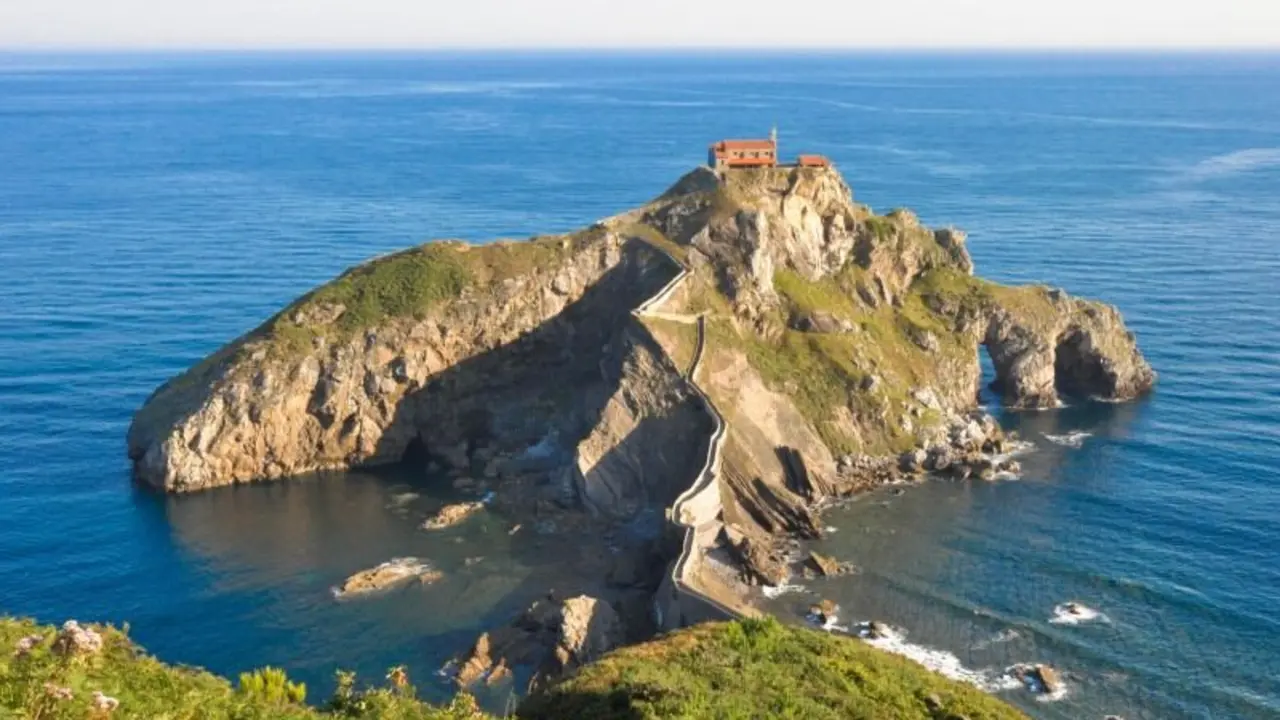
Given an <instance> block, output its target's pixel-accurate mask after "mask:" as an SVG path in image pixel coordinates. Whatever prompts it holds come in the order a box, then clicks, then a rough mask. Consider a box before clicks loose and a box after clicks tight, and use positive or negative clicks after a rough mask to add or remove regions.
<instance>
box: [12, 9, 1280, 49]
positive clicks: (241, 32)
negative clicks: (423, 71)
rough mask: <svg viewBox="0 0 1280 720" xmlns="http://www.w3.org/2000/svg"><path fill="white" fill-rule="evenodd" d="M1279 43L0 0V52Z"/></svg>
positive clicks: (857, 25) (1040, 14) (624, 17)
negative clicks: (24, 49)
mask: <svg viewBox="0 0 1280 720" xmlns="http://www.w3.org/2000/svg"><path fill="white" fill-rule="evenodd" d="M475 46H482V47H659V46H661V47H668V46H683V47H689V46H693V47H712V46H717V47H718V46H746V47H773V46H781V47H852V48H856V47H886V46H887V47H902V46H909V47H959V46H962V47H1115V46H1120V47H1260V46H1262V47H1271V48H1276V47H1280V0H876V1H870V0H774V1H772V2H766V1H764V0H444V1H441V0H0V47H7V48H22V47H160V48H186V47H192V48H194V47H201V48H207V47H224V48H233V47H234V48H240V47H281V48H283V47H371V48H381V47H400V48H432V47H475Z"/></svg>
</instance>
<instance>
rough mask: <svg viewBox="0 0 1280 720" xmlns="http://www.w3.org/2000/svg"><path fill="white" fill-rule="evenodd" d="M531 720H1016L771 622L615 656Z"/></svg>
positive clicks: (883, 660) (713, 630)
mask: <svg viewBox="0 0 1280 720" xmlns="http://www.w3.org/2000/svg"><path fill="white" fill-rule="evenodd" d="M520 716H521V717H522V718H527V719H528V720H561V719H563V718H592V720H623V719H625V720H648V719H650V718H655V719H656V718H690V719H692V718H720V719H723V720H730V719H736V718H742V719H743V720H746V719H748V718H751V719H755V718H795V719H796V720H827V719H830V720H836V719H841V720H847V719H857V718H865V719H867V720H912V719H915V718H919V719H920V720H943V719H944V718H946V719H951V720H955V719H958V718H962V717H963V718H969V719H970V720H1003V719H1008V720H1013V719H1015V718H1025V716H1024V715H1022V713H1020V712H1018V711H1017V710H1015V709H1013V708H1012V707H1010V706H1008V705H1005V704H1004V703H1002V702H1000V701H999V700H997V699H995V698H992V697H990V696H988V695H985V694H983V693H982V692H981V691H979V690H977V689H976V688H972V687H969V686H967V685H963V684H960V683H957V682H954V681H951V680H948V679H946V678H944V677H942V676H940V675H936V674H934V673H932V672H930V671H928V670H926V669H925V668H923V667H921V666H919V665H917V664H915V663H913V662H911V661H910V660H906V659H904V658H899V657H896V656H893V655H889V654H888V653H884V652H882V651H880V650H877V649H875V648H873V647H870V646H869V645H866V644H864V643H862V642H860V641H857V640H853V639H850V638H844V637H837V636H832V635H828V634H825V633H820V632H817V631H813V630H807V629H802V628H792V627H787V626H784V625H782V624H780V623H778V622H777V621H776V620H773V619H771V618H769V619H763V620H742V621H738V622H733V623H721V624H712V625H702V626H699V627H695V628H692V629H689V630H684V631H681V632H678V633H674V634H672V635H668V636H666V637H663V638H659V639H658V640H656V641H653V642H650V643H647V644H644V645H638V646H634V647H630V648H626V649H624V650H621V651H618V652H615V653H613V654H611V655H608V656H606V657H605V658H604V659H602V660H600V661H598V662H596V663H594V664H592V665H589V666H587V667H586V668H584V669H583V670H581V671H580V672H579V673H578V674H577V675H576V676H575V677H573V678H571V679H569V680H568V681H566V682H564V683H562V684H560V685H558V686H556V687H554V688H552V689H551V690H550V691H549V692H547V693H545V694H544V695H541V696H536V697H534V698H531V699H529V700H528V701H526V702H525V704H524V705H523V706H522V707H521V711H520Z"/></svg>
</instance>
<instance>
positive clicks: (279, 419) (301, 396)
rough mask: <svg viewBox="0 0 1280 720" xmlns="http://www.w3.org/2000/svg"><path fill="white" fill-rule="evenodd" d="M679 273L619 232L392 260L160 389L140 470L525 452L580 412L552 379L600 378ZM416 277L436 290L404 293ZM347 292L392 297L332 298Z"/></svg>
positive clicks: (212, 481) (203, 481) (142, 418)
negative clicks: (491, 445) (604, 350)
mask: <svg viewBox="0 0 1280 720" xmlns="http://www.w3.org/2000/svg"><path fill="white" fill-rule="evenodd" d="M446 271H447V272H449V273H452V275H446V276H445V277H444V278H443V279H441V276H442V275H444V274H445V273H446ZM674 272H675V269H674V268H673V267H672V266H671V263H670V261H668V260H667V259H666V258H664V257H662V256H661V255H660V254H658V253H657V252H655V251H654V250H652V249H651V248H650V247H649V246H648V245H646V244H644V243H642V242H639V241H637V240H635V239H634V238H629V237H624V236H622V235H619V234H616V233H612V232H608V231H605V230H603V229H593V230H588V231H584V232H582V233H579V234H577V235H573V236H567V237H565V238H548V239H537V240H533V241H529V242H528V243H505V244H504V243H498V244H494V245H488V246H480V247H471V246H466V245H462V244H458V243H452V244H449V243H445V244H429V245H427V246H423V248H420V249H415V250H410V251H407V252H405V253H401V254H398V255H393V256H390V257H386V258H380V259H378V260H375V261H372V262H370V263H368V264H366V265H363V266H360V267H358V268H355V269H353V270H351V271H349V272H348V273H347V274H345V275H344V276H342V277H341V278H339V279H338V280H336V281H334V282H333V283H331V284H330V285H327V286H324V287H322V288H320V289H318V290H317V291H316V292H314V293H312V294H310V295H308V296H305V297H304V298H302V299H301V300H299V301H298V302H297V303H295V304H294V306H292V307H291V308H289V309H286V310H285V311H284V312H283V313H281V315H279V316H277V317H276V318H273V319H272V320H270V321H268V323H266V324H265V325H263V326H262V327H261V328H259V329H258V330H256V331H254V332H253V333H250V334H249V335H247V336H245V337H244V338H241V339H240V340H237V341H236V342H234V343H232V344H231V345H229V346H228V347H226V348H224V349H223V350H221V351H219V352H218V353H216V354H215V355H213V356H211V357H210V358H209V359H207V360H205V361H204V362H203V363H201V364H199V365H197V366H196V367H194V368H192V369H191V370H189V371H188V372H187V373H185V374H184V375H182V376H180V377H178V378H175V379H173V380H171V381H170V382H168V383H166V384H165V385H164V386H162V387H161V388H160V389H159V390H157V391H156V393H155V394H153V395H152V397H151V398H149V399H148V401H147V403H146V404H145V405H144V406H143V408H142V409H141V410H140V411H139V412H138V414H137V415H136V416H135V418H134V421H133V424H132V426H131V427H130V430H129V455H130V457H131V458H132V459H133V461H134V470H135V474H136V475H137V477H138V478H139V479H140V480H142V481H144V482H146V483H148V484H150V485H152V486H154V487H157V488H160V489H163V490H167V491H172V492H185V491H191V490H199V489H202V488H208V487H214V486H217V485H226V484H231V483H237V482H248V481H253V480H260V479H270V478H278V477H282V476H287V475H295V474H300V473H305V472H311V471H316V470H325V469H341V468H348V467H352V466H356V465H376V464H381V463H387V462H394V461H397V460H400V459H401V458H402V457H403V456H404V455H405V453H406V451H407V450H409V449H410V448H411V447H415V446H416V447H419V448H422V449H424V450H425V451H426V452H429V453H437V454H439V455H440V456H441V457H444V458H447V460H448V462H450V463H458V462H462V463H466V462H468V461H469V459H468V457H467V451H468V448H469V447H470V444H473V443H474V442H475V438H476V437H489V438H493V437H497V438H498V439H499V440H503V441H507V442H508V443H510V445H511V449H513V450H523V449H524V448H525V447H527V446H528V445H531V444H533V443H535V442H536V441H537V440H538V439H539V438H540V437H541V435H542V434H545V432H546V429H547V428H548V427H554V426H555V425H556V422H557V417H555V416H557V415H562V411H563V408H559V409H556V408H552V407H551V406H550V404H549V403H548V402H547V397H546V392H547V390H546V388H544V387H540V386H539V384H541V383H542V381H543V380H545V378H546V377H548V376H549V375H558V376H559V377H560V378H562V379H563V380H564V381H566V382H567V383H574V382H579V381H581V382H582V383H584V384H585V383H587V382H589V381H591V377H592V376H595V380H594V381H595V382H598V381H599V377H598V374H599V369H598V362H597V358H596V357H594V352H598V349H599V348H600V347H601V346H602V345H605V344H607V343H608V339H609V337H610V336H611V335H613V334H615V333H616V332H618V330H619V329H620V328H622V327H623V326H625V325H626V322H627V319H628V317H629V315H628V313H629V312H630V310H631V309H632V308H634V307H635V306H636V305H637V304H639V302H641V301H642V300H643V299H644V298H646V297H648V296H649V295H650V294H652V293H653V292H655V291H656V290H657V289H658V288H660V287H661V286H662V285H663V284H664V283H665V282H666V281H667V280H669V279H670V277H671V276H672V275H673V274H674ZM406 276H407V277H406ZM406 283H412V284H411V285H410V287H412V288H414V292H418V293H419V295H417V296H415V295H412V294H411V295H410V296H409V297H408V298H404V297H401V296H399V295H396V294H395V293H398V292H400V291H401V290H403V287H404V286H405V284H406ZM348 295H355V296H356V299H355V300H350V302H356V301H361V299H362V298H363V299H364V300H362V301H363V302H366V303H371V302H375V301H369V300H367V298H368V297H369V296H374V297H376V298H377V300H376V303H377V304H376V305H375V307H374V308H373V309H372V310H371V309H369V308H368V307H361V308H358V309H357V310H353V309H350V308H346V307H344V306H342V305H343V303H338V302H336V301H332V302H331V301H327V300H326V299H325V298H327V297H338V298H346V297H347V296H348ZM414 304H416V305H417V306H418V307H416V308H415V307H414ZM593 349H594V350H593ZM580 350H581V353H580V352H579V351H580ZM535 378H536V379H537V381H538V384H535V383H534V382H532V381H533V380H534V379H535ZM485 393H488V394H489V395H491V396H492V397H488V398H486V397H485V396H484V395H485ZM497 396H501V398H502V400H503V401H504V402H497V401H496V397H497ZM459 445H461V456H460V457H457V455H458V452H457V451H455V450H454V448H457V447H458V446H459Z"/></svg>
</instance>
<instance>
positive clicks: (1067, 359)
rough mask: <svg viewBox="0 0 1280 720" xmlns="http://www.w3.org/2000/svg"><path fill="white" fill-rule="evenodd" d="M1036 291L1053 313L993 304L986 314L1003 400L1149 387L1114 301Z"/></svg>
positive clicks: (1107, 394) (1056, 400)
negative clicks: (1033, 313)
mask: <svg viewBox="0 0 1280 720" xmlns="http://www.w3.org/2000/svg"><path fill="white" fill-rule="evenodd" d="M1035 292H1039V291H1038V290H1037V291H1035ZM1043 292H1044V295H1043V298H1044V299H1045V300H1047V301H1048V303H1049V305H1050V307H1052V308H1053V312H1052V313H1042V314H1039V315H1038V316H1037V315H1033V316H1029V315H1028V313H1025V312H1020V311H1019V308H1018V307H1017V306H1013V307H1005V306H1000V305H997V306H996V307H995V308H994V309H993V311H992V312H991V314H990V318H989V321H988V325H987V330H986V333H985V337H984V338H983V344H984V345H986V347H987V351H988V352H989V353H990V355H991V360H992V363H993V364H994V365H995V369H996V381H995V382H996V388H997V389H998V390H999V391H1000V393H1001V394H1002V395H1003V397H1004V399H1005V403H1006V404H1007V405H1010V406H1013V407H1023V408H1044V407H1055V406H1057V405H1058V404H1060V397H1061V395H1063V394H1066V395H1074V396H1078V397H1094V398H1099V399H1103V400H1111V401H1116V400H1130V399H1133V398H1135V397H1138V396H1140V395H1142V394H1144V393H1146V392H1148V391H1149V390H1151V388H1152V386H1153V385H1154V384H1155V373H1154V372H1153V371H1152V370H1151V366H1150V365H1148V364H1147V362H1146V360H1145V359H1144V358H1143V357H1142V354H1141V353H1140V352H1139V351H1138V347H1137V343H1136V342H1135V340H1134V336H1133V334H1132V333H1130V332H1129V331H1127V330H1126V329H1125V327H1124V321H1123V319H1121V317H1120V313H1119V312H1117V311H1116V309H1115V308H1113V307H1111V306H1109V305H1103V304H1102V303H1097V302H1090V301H1086V300H1078V299H1075V298H1071V297H1068V296H1067V295H1066V293H1063V292H1062V291H1059V290H1046V291H1043Z"/></svg>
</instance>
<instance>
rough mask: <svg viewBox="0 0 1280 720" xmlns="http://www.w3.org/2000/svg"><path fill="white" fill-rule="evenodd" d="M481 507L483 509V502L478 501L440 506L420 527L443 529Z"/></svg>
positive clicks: (424, 528) (469, 515)
mask: <svg viewBox="0 0 1280 720" xmlns="http://www.w3.org/2000/svg"><path fill="white" fill-rule="evenodd" d="M482 509H484V503H483V502H480V501H475V502H461V503H454V504H453V505H445V506H444V507H443V508H440V510H439V511H438V512H437V513H436V514H435V515H433V516H431V517H429V518H427V519H426V520H425V521H423V523H422V529H423V530H444V529H445V528H450V527H453V526H454V525H457V524H458V523H460V522H462V521H463V520H466V519H467V518H469V517H471V516H472V515H474V514H476V513H477V512H479V511H480V510H482Z"/></svg>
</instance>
